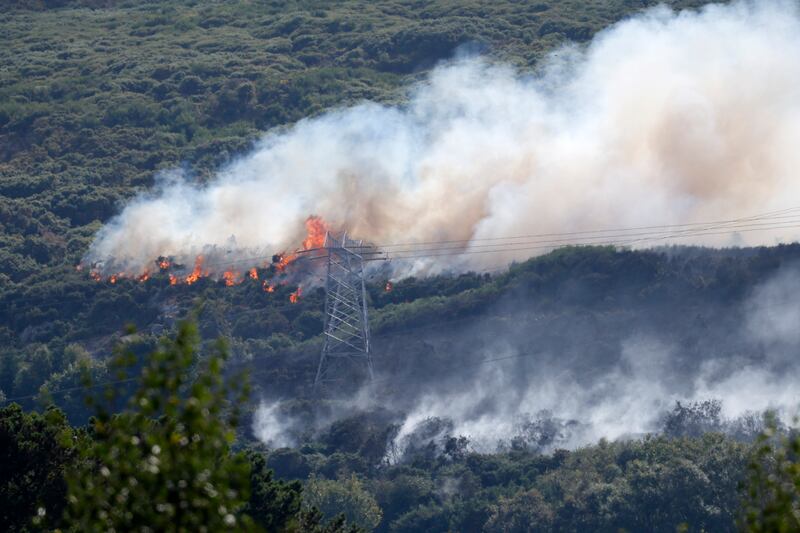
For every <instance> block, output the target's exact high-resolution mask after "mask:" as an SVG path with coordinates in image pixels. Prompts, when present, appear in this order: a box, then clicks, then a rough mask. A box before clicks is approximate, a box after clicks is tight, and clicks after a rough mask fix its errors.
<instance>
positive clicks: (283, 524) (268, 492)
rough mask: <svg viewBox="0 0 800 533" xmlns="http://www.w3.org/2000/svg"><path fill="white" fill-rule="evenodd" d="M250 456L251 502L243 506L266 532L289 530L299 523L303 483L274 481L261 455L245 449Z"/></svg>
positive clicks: (295, 527)
mask: <svg viewBox="0 0 800 533" xmlns="http://www.w3.org/2000/svg"><path fill="white" fill-rule="evenodd" d="M248 458H249V459H250V502H249V503H248V504H247V506H246V507H245V508H244V512H246V513H247V514H248V515H249V516H251V517H252V518H253V520H255V521H256V523H257V524H258V525H260V526H261V527H263V528H264V529H265V530H266V531H268V532H273V531H276V532H277V531H292V530H295V529H297V527H299V524H298V518H299V513H300V508H301V505H302V502H303V496H302V493H303V485H302V484H301V483H300V482H299V481H290V482H285V481H276V480H274V479H273V473H272V470H270V469H269V468H267V463H266V461H265V460H264V456H263V455H262V454H260V453H258V452H255V451H251V452H250V453H248Z"/></svg>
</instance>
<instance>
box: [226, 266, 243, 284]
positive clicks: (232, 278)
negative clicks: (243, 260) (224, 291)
mask: <svg viewBox="0 0 800 533" xmlns="http://www.w3.org/2000/svg"><path fill="white" fill-rule="evenodd" d="M222 279H224V280H225V286H226V287H232V286H234V285H236V284H237V283H241V281H242V279H241V277H240V274H239V273H238V272H233V271H231V270H226V271H225V272H223V273H222Z"/></svg>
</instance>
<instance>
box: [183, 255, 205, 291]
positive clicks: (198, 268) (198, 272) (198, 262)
mask: <svg viewBox="0 0 800 533" xmlns="http://www.w3.org/2000/svg"><path fill="white" fill-rule="evenodd" d="M202 275H203V256H202V255H198V256H197V259H195V260H194V269H193V270H192V273H191V274H189V275H188V276H186V284H187V285H191V284H192V283H194V282H195V281H197V280H198V279H200V276H202Z"/></svg>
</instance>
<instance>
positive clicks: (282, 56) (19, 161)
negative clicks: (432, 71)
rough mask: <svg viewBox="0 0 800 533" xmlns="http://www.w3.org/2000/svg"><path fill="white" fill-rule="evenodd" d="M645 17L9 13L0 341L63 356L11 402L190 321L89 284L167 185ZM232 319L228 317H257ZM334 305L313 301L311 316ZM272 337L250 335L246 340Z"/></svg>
mask: <svg viewBox="0 0 800 533" xmlns="http://www.w3.org/2000/svg"><path fill="white" fill-rule="evenodd" d="M701 3H702V2H673V3H671V4H673V5H675V7H689V6H693V5H697V4H701ZM647 5H648V3H647V2H644V3H642V2H636V3H631V2H626V1H622V0H620V1H612V2H607V1H598V2H590V3H586V2H577V1H575V2H549V3H547V2H539V3H535V4H531V5H528V4H525V3H512V2H494V3H492V4H491V5H488V4H483V3H474V4H469V3H467V4H465V3H462V2H459V3H448V2H440V3H438V2H434V3H430V4H425V5H420V4H417V3H402V2H397V3H374V2H364V3H359V2H345V3H331V4H328V5H321V4H319V3H318V2H308V3H303V2H297V3H288V4H286V3H270V2H241V3H235V4H230V3H225V4H203V3H196V2H185V3H184V2H154V3H138V2H133V3H132V2H113V1H109V2H88V1H87V2H54V3H51V2H23V3H18V2H11V3H9V6H8V9H4V10H3V13H2V14H1V15H0V28H1V30H2V37H3V40H4V42H5V43H6V46H4V47H2V48H1V49H0V60H2V62H3V65H4V68H3V70H2V76H0V238H2V243H1V245H0V308H2V313H3V315H2V322H1V323H0V341H2V342H3V344H4V345H5V346H6V350H10V352H9V356H8V359H9V360H13V361H16V363H14V364H13V365H11V366H13V367H14V368H18V367H25V366H31V365H33V366H37V365H36V364H33V363H32V362H31V361H32V359H31V358H32V357H33V356H32V355H31V354H32V353H34V352H35V351H36V350H37V349H44V348H47V351H48V352H49V353H50V354H51V355H48V356H47V357H46V358H47V359H48V362H47V363H46V364H45V365H44V368H43V369H41V370H39V371H37V373H35V374H36V377H31V378H30V381H29V382H27V385H26V386H24V387H23V386H21V387H19V388H17V387H14V389H15V390H14V392H13V394H14V395H20V394H30V393H32V392H34V391H35V390H37V389H38V387H39V385H41V384H42V383H43V382H44V381H45V379H47V376H48V375H49V374H51V373H58V372H60V371H62V370H64V368H66V366H67V364H68V362H69V361H70V358H71V357H74V356H67V357H66V358H64V356H62V355H61V354H62V353H63V352H64V350H66V349H67V348H68V347H69V346H72V348H70V350H72V351H75V350H78V347H80V350H84V349H88V350H89V352H90V353H92V354H94V355H100V354H102V353H107V352H108V350H109V349H110V347H111V344H112V337H111V336H113V334H115V333H116V332H119V331H120V328H121V327H122V325H123V324H124V323H127V322H132V323H135V324H137V325H138V326H139V327H140V328H149V327H151V325H152V324H156V323H158V324H161V323H163V322H164V320H163V319H161V318H158V317H159V314H167V315H170V314H172V315H174V314H175V313H176V310H177V309H178V308H177V307H175V306H174V305H172V304H171V303H170V302H169V299H168V298H165V297H164V296H166V295H169V297H170V298H171V297H173V296H178V297H181V298H183V300H184V301H186V300H187V299H189V298H192V297H194V296H197V293H196V292H195V291H186V292H184V293H182V292H181V291H175V292H174V294H173V293H170V292H169V291H167V292H166V293H164V295H163V296H162V295H161V291H160V290H156V289H155V288H154V287H153V286H152V285H148V286H141V287H136V286H134V285H125V286H124V287H125V289H121V288H120V287H111V286H108V285H98V284H96V283H95V282H94V281H92V280H91V279H89V277H88V276H87V275H86V273H85V272H77V271H76V270H75V268H74V267H75V265H76V264H78V262H79V261H80V259H81V258H82V257H83V255H84V253H85V252H86V250H87V248H88V245H89V243H90V242H91V240H92V238H93V236H94V234H95V232H96V231H97V230H98V229H99V228H100V225H101V223H103V222H105V221H107V220H108V219H109V218H110V217H111V216H112V215H114V214H115V213H116V212H117V211H118V210H119V209H120V206H121V202H122V201H124V200H125V199H127V198H130V197H131V195H133V194H134V193H135V192H136V191H140V190H143V189H146V188H147V187H148V186H150V185H152V184H153V182H154V178H155V176H156V174H157V173H158V172H159V171H160V170H164V169H170V168H174V167H176V166H182V167H185V168H188V169H189V171H190V172H191V173H192V174H193V175H194V176H195V179H196V180H198V181H200V182H202V181H203V180H205V179H207V178H208V176H209V175H210V173H211V172H212V171H213V170H215V169H216V168H218V167H219V166H220V165H222V164H224V163H225V162H227V161H229V160H231V158H234V157H235V156H236V155H237V154H241V153H243V152H244V151H246V150H247V149H248V148H249V147H250V146H251V143H252V142H253V140H254V139H255V138H256V137H257V136H258V134H259V132H262V131H264V130H266V129H269V128H272V127H276V126H280V125H284V124H288V123H292V122H294V121H297V120H299V119H301V118H304V117H308V116H313V115H314V114H317V113H320V112H321V111H323V110H325V109H328V108H330V107H334V106H340V105H345V104H348V103H352V102H355V101H359V100H362V99H371V100H377V101H402V100H403V98H404V90H405V89H403V88H404V87H407V84H408V83H409V82H411V81H413V80H414V79H415V77H416V76H418V75H419V74H420V73H423V72H424V71H425V69H426V68H429V67H431V66H432V65H434V64H435V63H436V62H437V61H440V60H443V59H447V58H450V57H453V55H454V54H456V53H459V50H465V51H467V50H468V51H477V50H481V51H482V52H483V53H484V54H488V55H490V56H493V57H497V58H502V59H504V60H506V61H510V62H512V63H515V64H518V65H520V66H522V67H524V68H532V67H534V66H535V65H536V64H537V61H539V60H540V59H541V58H542V57H543V55H544V54H545V53H547V52H548V51H549V50H552V49H553V48H554V47H556V46H558V45H560V44H562V43H564V42H568V41H569V40H574V41H578V42H583V41H586V40H588V39H589V38H590V37H591V36H592V35H593V34H594V33H595V32H597V31H599V30H601V29H602V28H604V27H605V26H607V25H608V24H610V23H612V22H614V21H617V20H619V19H621V18H623V17H625V16H627V15H629V14H631V13H635V12H637V11H638V10H640V9H642V8H644V7H646V6H647ZM287 294H288V293H287ZM287 294H281V295H278V296H279V297H278V298H277V299H279V300H284V301H285V299H286V298H287V297H288V296H287ZM221 302H224V303H222V304H220V305H221V307H220V308H219V309H217V310H216V312H217V313H219V314H222V313H225V311H226V310H227V309H229V308H230V307H231V306H234V305H238V306H240V305H241V304H238V303H237V302H235V301H234V300H229V299H227V298H226V297H223V299H222V300H221ZM284 303H285V302H282V303H280V304H278V306H279V308H282V307H285V306H284ZM318 304H319V299H318V298H314V299H311V300H309V301H308V305H309V306H310V307H309V311H310V312H311V313H314V312H315V311H317V309H316V308H314V307H313V306H314V305H318ZM206 305H210V304H209V303H207V304H206ZM185 308H186V306H185V305H184V306H183V307H182V308H181V309H185ZM287 316H288V319H289V321H290V322H291V321H292V320H294V319H295V318H296V316H299V311H298V310H292V311H287ZM318 319H319V316H318V315H313V316H312V319H310V320H309V321H308V322H309V323H311V324H314V320H317V321H318ZM261 325H263V323H261ZM270 327H276V326H268V327H266V328H265V329H264V328H260V327H259V326H258V325H256V326H254V325H252V324H245V323H243V322H242V323H241V324H240V325H239V326H238V330H237V335H236V336H237V337H244V338H247V337H248V336H249V335H250V333H246V331H250V332H256V333H255V334H256V335H257V336H268V335H267V333H268V332H269V331H270ZM277 327H278V329H279V330H281V329H282V330H286V329H287V327H285V326H277ZM158 331H161V330H158ZM228 332H229V331H228V330H225V329H222V330H217V329H213V330H209V331H207V333H209V334H217V333H228ZM300 337H301V338H302V337H303V334H300ZM80 350H79V351H80ZM70 353H71V352H70ZM6 366H9V365H6ZM6 373H7V374H6V375H10V374H13V372H11V371H10V370H6ZM9 379H13V378H6V382H5V385H4V386H2V388H3V390H4V392H5V394H6V395H8V396H11V395H12V393H11V389H10V385H9V383H8V380H9Z"/></svg>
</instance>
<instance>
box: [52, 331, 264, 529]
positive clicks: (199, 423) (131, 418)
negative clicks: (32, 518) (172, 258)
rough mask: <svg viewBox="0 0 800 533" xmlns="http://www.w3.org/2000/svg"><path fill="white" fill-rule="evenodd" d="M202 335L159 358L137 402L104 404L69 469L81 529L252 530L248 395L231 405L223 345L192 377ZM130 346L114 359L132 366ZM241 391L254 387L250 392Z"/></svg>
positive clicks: (180, 337)
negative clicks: (243, 418) (244, 446)
mask: <svg viewBox="0 0 800 533" xmlns="http://www.w3.org/2000/svg"><path fill="white" fill-rule="evenodd" d="M198 347H199V337H198V335H197V330H196V327H195V326H194V325H193V324H190V323H183V324H181V325H180V326H179V328H178V332H177V335H176V337H175V339H174V340H166V339H165V340H163V341H162V343H161V345H160V346H159V348H158V349H157V350H156V351H155V352H153V353H152V354H150V356H149V357H148V359H147V361H146V364H145V366H144V368H143V369H142V374H141V384H140V386H139V389H138V390H137V391H136V392H135V394H134V395H133V396H132V398H131V400H130V402H129V405H128V408H127V409H126V410H124V411H122V412H120V413H116V414H112V413H109V412H108V411H107V410H106V409H105V403H102V404H98V411H97V417H96V418H95V419H94V420H93V422H92V435H91V438H86V439H83V440H81V441H80V444H79V449H80V453H81V457H82V458H83V460H84V462H81V463H79V464H78V467H77V468H75V469H74V470H72V471H70V472H69V473H68V474H67V481H68V484H69V492H68V501H69V507H68V509H67V513H66V515H65V517H66V522H67V524H69V527H71V528H74V529H75V530H79V531H106V530H109V529H114V530H116V531H131V530H139V529H141V528H143V527H147V528H152V529H155V530H158V531H198V530H199V529H200V528H201V527H202V528H208V530H211V531H217V530H222V529H229V530H242V531H247V530H249V529H250V527H251V525H250V524H251V522H250V518H249V517H248V516H247V515H244V514H240V511H241V509H242V507H243V506H244V505H245V504H246V502H248V501H249V498H250V494H249V491H250V464H249V462H248V461H247V459H246V457H244V456H243V454H231V453H230V452H229V450H230V445H231V444H232V443H233V439H234V431H233V430H234V428H235V426H236V423H237V407H238V405H239V404H240V402H241V401H242V398H241V396H237V397H235V398H234V399H233V402H232V403H229V399H231V396H230V389H229V388H228V385H227V384H226V383H225V381H224V380H223V377H222V374H221V365H222V362H223V361H224V359H225V357H226V352H225V350H224V348H223V347H219V348H218V350H217V351H216V352H215V353H212V354H210V355H209V356H208V357H207V358H206V359H205V360H204V361H203V363H202V365H201V368H200V369H199V370H198V371H197V375H196V376H195V377H194V378H193V379H192V378H191V374H190V372H191V371H192V369H193V367H194V365H195V363H197V357H198ZM135 359H136V358H135V355H134V354H133V353H131V352H129V351H121V352H120V353H119V355H118V356H117V357H116V359H115V361H114V364H115V365H117V366H120V367H121V368H125V367H129V366H130V365H131V364H132V363H133V362H134V361H135ZM241 391H242V393H244V392H245V391H246V388H244V389H241Z"/></svg>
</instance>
